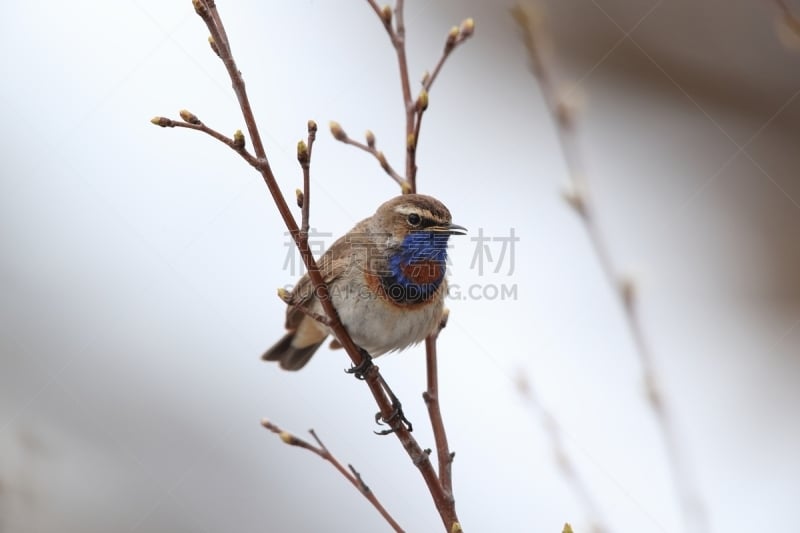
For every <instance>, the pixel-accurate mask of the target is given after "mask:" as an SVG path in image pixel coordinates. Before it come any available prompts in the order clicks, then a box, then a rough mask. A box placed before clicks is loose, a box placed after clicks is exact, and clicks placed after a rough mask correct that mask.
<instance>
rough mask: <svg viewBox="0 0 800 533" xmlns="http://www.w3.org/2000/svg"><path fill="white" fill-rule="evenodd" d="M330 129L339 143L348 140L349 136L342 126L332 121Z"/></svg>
mask: <svg viewBox="0 0 800 533" xmlns="http://www.w3.org/2000/svg"><path fill="white" fill-rule="evenodd" d="M330 128H331V135H333V138H334V139H336V140H337V141H346V140H347V134H346V133H345V132H344V130H343V129H342V125H341V124H339V123H338V122H335V121H333V120H332V121H331V123H330Z"/></svg>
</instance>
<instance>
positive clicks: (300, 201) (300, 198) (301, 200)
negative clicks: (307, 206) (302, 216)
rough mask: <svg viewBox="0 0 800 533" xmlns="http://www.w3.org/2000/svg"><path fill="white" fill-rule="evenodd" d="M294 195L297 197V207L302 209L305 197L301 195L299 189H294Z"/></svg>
mask: <svg viewBox="0 0 800 533" xmlns="http://www.w3.org/2000/svg"><path fill="white" fill-rule="evenodd" d="M294 195H295V196H296V197H297V207H299V208H300V209H303V204H304V203H305V199H306V197H305V195H303V191H301V190H300V189H295V190H294Z"/></svg>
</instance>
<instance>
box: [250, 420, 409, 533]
mask: <svg viewBox="0 0 800 533" xmlns="http://www.w3.org/2000/svg"><path fill="white" fill-rule="evenodd" d="M261 425H262V426H264V427H265V428H266V429H268V430H270V431H271V432H273V433H275V434H277V435H278V436H280V438H281V440H282V441H283V442H285V443H286V444H288V445H289V446H297V447H298V448H303V449H304V450H308V451H310V452H311V453H313V454H316V455H317V456H319V457H320V458H322V459H324V460H325V461H327V462H329V463H330V464H331V465H333V467H334V468H335V469H336V470H338V471H339V473H340V474H342V476H344V477H345V478H346V479H347V481H349V482H350V483H351V484H352V485H353V486H354V487H355V488H356V489H358V491H359V492H360V493H361V495H362V496H364V498H366V499H367V500H368V501H369V502H370V503H371V504H372V506H373V507H375V509H376V510H377V511H378V512H379V513H380V514H381V516H382V517H383V518H384V520H386V521H387V522H388V523H389V525H390V526H391V527H392V529H394V530H395V531H396V532H397V533H403V528H401V527H400V524H398V523H397V521H396V520H395V519H394V517H392V515H391V514H389V511H387V510H386V508H385V507H384V506H383V504H381V502H380V500H378V498H377V496H375V494H374V493H373V492H372V490H371V489H370V488H369V487H368V486H367V484H366V483H364V480H363V479H362V478H361V474H359V473H358V472H357V471H356V469H355V468H353V466H352V465H348V468H345V467H344V466H343V465H342V463H340V462H339V460H338V459H337V458H336V457H335V456H334V455H333V454H332V453H331V452H330V451H329V450H328V448H327V446H325V445H324V444H323V443H322V440H320V438H319V437H318V436H317V433H316V432H315V431H314V430H313V429H310V430H308V432H309V433H310V434H311V436H312V437H314V440H315V441H316V442H317V446H314V445H313V444H311V443H310V442H308V441H305V440H303V439H301V438H300V437H297V436H296V435H293V434H292V433H289V432H288V431H284V430H282V429H281V428H280V427H278V426H277V425H275V424H273V423H272V422H270V421H269V420H262V421H261Z"/></svg>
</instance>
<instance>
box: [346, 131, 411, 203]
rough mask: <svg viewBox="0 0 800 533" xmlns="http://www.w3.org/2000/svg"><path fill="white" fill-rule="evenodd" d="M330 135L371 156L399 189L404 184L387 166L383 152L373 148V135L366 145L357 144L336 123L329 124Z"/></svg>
mask: <svg viewBox="0 0 800 533" xmlns="http://www.w3.org/2000/svg"><path fill="white" fill-rule="evenodd" d="M330 129H331V134H332V135H333V138H334V139H336V140H337V141H339V142H342V143H344V144H349V145H350V146H355V147H356V148H358V149H359V150H364V151H365V152H367V153H368V154H372V156H373V157H374V158H375V159H377V160H378V164H380V166H381V168H382V169H383V170H384V172H386V174H388V175H389V177H390V178H392V179H393V180H394V181H395V182H396V183H397V184H398V185H400V188H403V186H404V184H405V181H406V180H405V178H404V177H403V176H401V175H400V174H398V173H397V171H396V170H395V169H394V168H392V165H390V164H389V161H387V160H386V156H385V155H384V153H383V152H381V151H380V150H378V149H377V148H376V147H375V137H374V135H373V137H372V140H371V141H370V142H368V143H367V144H364V143H362V142H359V141H357V140H355V139H353V138H351V137H350V136H349V135H347V133H346V132H345V131H344V129H342V126H341V125H340V124H339V123H338V122H331V124H330ZM368 135H372V132H369V133H368Z"/></svg>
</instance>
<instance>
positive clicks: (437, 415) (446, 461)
mask: <svg viewBox="0 0 800 533" xmlns="http://www.w3.org/2000/svg"><path fill="white" fill-rule="evenodd" d="M447 318H448V312H447V310H445V312H444V314H443V315H442V319H441V321H440V322H439V327H438V328H437V329H436V331H435V332H434V333H432V334H431V335H429V336H428V337H427V338H426V339H425V363H426V370H427V372H426V373H427V377H428V379H427V382H428V383H427V385H428V386H427V390H426V391H425V392H424V393H423V394H422V397H423V399H424V400H425V405H426V406H427V407H428V417H429V418H430V419H431V427H432V429H433V439H434V441H435V442H436V458H437V463H438V465H439V481H440V482H441V483H442V488H443V489H444V491H445V492H446V493H447V494H449V495H450V498H453V459H454V458H455V453H451V452H450V447H449V446H448V444H447V432H446V431H445V427H444V419H443V418H442V411H441V408H440V406H439V371H438V361H437V357H438V355H437V351H436V341H437V339H438V338H439V333H441V331H442V329H444V328H445V326H446V325H447Z"/></svg>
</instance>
